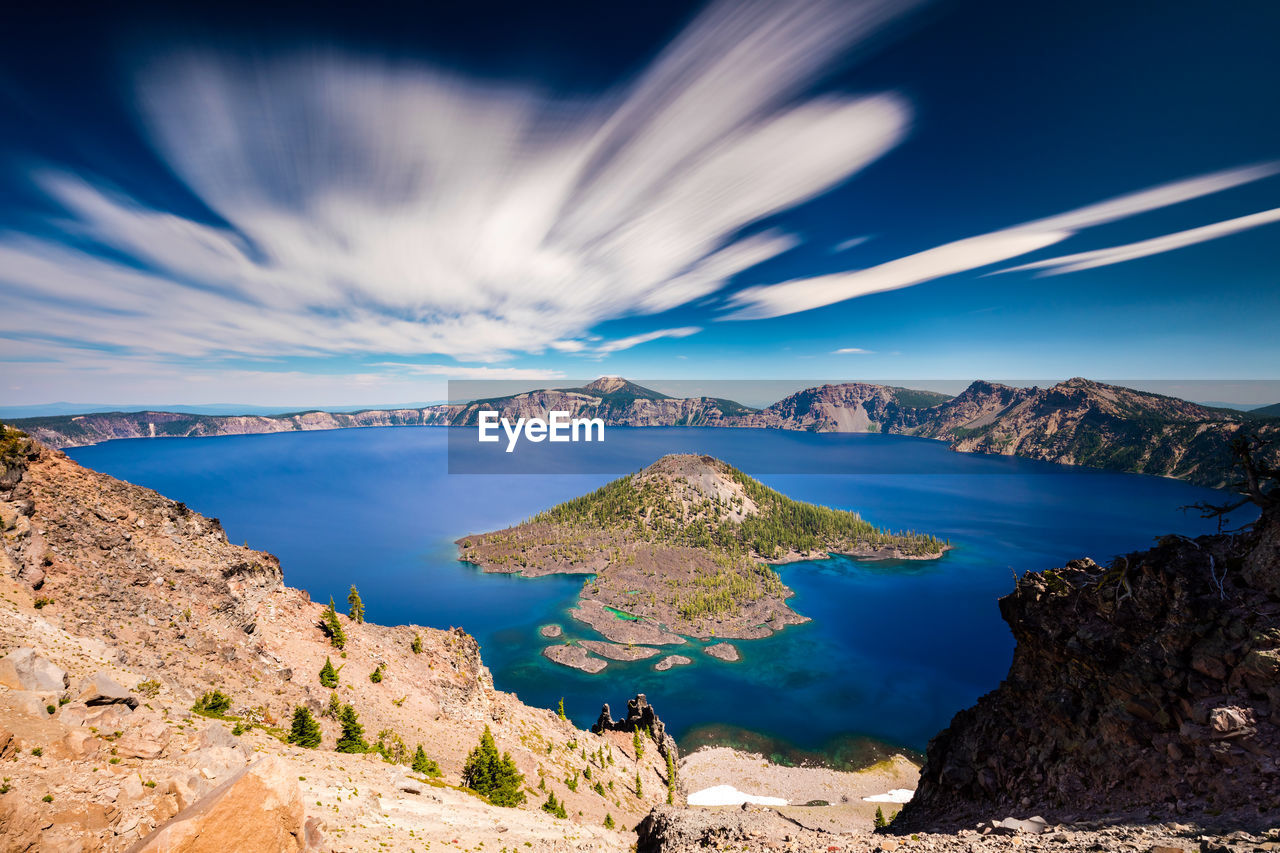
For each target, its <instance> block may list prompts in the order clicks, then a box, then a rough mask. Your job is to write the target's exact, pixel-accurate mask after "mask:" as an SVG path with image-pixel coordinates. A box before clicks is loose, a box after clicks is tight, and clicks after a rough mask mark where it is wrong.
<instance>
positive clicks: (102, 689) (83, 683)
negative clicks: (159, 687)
mask: <svg viewBox="0 0 1280 853" xmlns="http://www.w3.org/2000/svg"><path fill="white" fill-rule="evenodd" d="M75 701H77V702H82V703H84V704H85V705H88V706H89V707H94V706H97V705H128V706H129V707H130V708H131V709H132V708H136V707H138V697H137V696H134V695H133V694H132V693H130V692H129V691H128V690H125V689H124V688H123V687H121V686H120V684H119V683H118V682H117V681H116V680H115V679H114V678H112V677H111V676H109V675H107V674H106V673H105V672H95V673H94V674H93V675H90V676H88V677H87V678H83V679H81V680H80V684H79V685H78V686H77V687H76V695H75Z"/></svg>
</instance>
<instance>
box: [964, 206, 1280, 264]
mask: <svg viewBox="0 0 1280 853" xmlns="http://www.w3.org/2000/svg"><path fill="white" fill-rule="evenodd" d="M1272 222H1280V207H1276V208H1272V209H1271V210H1264V211H1262V212H1260V213H1252V214H1250V215H1248V216H1239V217H1236V218H1235V219H1228V220H1225V221H1223V222H1215V223H1213V224H1212V225H1202V226H1201V227H1199V228H1191V229H1189V230H1187V231H1179V232H1177V233H1175V234H1165V235H1164V236H1162V237H1152V238H1151V239H1150V240H1139V241H1138V242H1136V243H1127V244H1125V245H1123V246H1109V247H1107V248H1105V249H1094V250H1093V251H1090V252H1076V253H1075V254H1074V255H1061V256H1059V257H1056V258H1048V259H1046V260H1043V261H1033V262H1032V263H1029V264H1020V265H1019V266H1016V267H1008V268H1006V269H1002V270H996V272H995V273H989V275H996V274H998V273H1007V272H1018V271H1020V270H1043V272H1041V273H1040V275H1042V276H1045V275H1062V274H1063V273H1069V272H1079V271H1080V270H1087V269H1093V268H1095V267H1105V266H1109V265H1111V264H1118V263H1122V262H1124V261H1132V260H1135V259H1137V258H1146V257H1150V256H1151V255H1158V254H1161V253H1163V252H1172V251H1174V250H1175V249H1181V248H1183V247H1184V246H1194V245H1195V244H1197V243H1204V242H1206V241H1208V240H1216V239H1218V238H1219V237H1226V236H1228V235H1231V234H1238V233H1239V232H1241V231H1247V230H1249V229H1250V228H1257V227H1258V226H1260V225H1269V224H1270V223H1272Z"/></svg>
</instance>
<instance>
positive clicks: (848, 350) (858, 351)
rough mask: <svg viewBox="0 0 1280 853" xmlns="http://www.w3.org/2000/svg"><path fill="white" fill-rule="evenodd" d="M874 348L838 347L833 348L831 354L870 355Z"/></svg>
mask: <svg viewBox="0 0 1280 853" xmlns="http://www.w3.org/2000/svg"><path fill="white" fill-rule="evenodd" d="M874 352H875V350H869V349H863V348H862V347H840V349H833V350H832V351H831V354H832V355H871V354H872V353H874Z"/></svg>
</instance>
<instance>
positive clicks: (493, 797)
mask: <svg viewBox="0 0 1280 853" xmlns="http://www.w3.org/2000/svg"><path fill="white" fill-rule="evenodd" d="M523 782H524V775H523V774H521V773H520V772H519V771H518V770H517V769H516V763H515V762H514V761H512V760H511V753H509V752H504V753H502V755H501V756H499V755H498V747H497V744H495V743H494V741H493V732H492V731H490V730H489V727H488V726H485V727H484V733H483V734H481V735H480V743H479V744H478V745H477V746H476V747H475V748H474V749H473V750H471V752H470V754H468V755H467V763H466V764H465V765H464V766H463V769H462V784H463V785H465V786H466V787H468V788H470V789H471V790H473V791H475V792H476V793H478V794H480V795H481V796H483V797H485V798H486V799H487V800H488V801H489V802H491V803H493V804H494V805H495V806H507V807H513V806H518V805H520V804H521V803H523V802H524V799H525V798H524V791H522V790H520V786H521V784H522V783H523Z"/></svg>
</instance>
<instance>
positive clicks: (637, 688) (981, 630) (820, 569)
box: [70, 427, 1220, 761]
mask: <svg viewBox="0 0 1280 853" xmlns="http://www.w3.org/2000/svg"><path fill="white" fill-rule="evenodd" d="M449 433H455V434H456V433H457V431H456V430H449V429H443V428H373V429H352V430H338V431H332V432H305V433H287V434H280V435H261V436H231V437H221V438H191V439H153V440H128V441H113V442H108V443H106V444H102V445H97V446H94V447H85V448H78V449H75V450H72V451H70V455H71V456H72V457H73V458H74V459H76V461H78V462H80V463H82V464H84V465H86V466H88V467H90V468H94V469H96V470H99V471H103V472H105V473H108V474H111V475H113V476H116V477H120V478H121V479H124V480H128V481H130V482H133V483H138V484H140V485H144V486H148V487H150V488H153V489H156V490H157V491H159V492H161V493H162V494H164V495H166V496H168V497H170V498H173V499H175V500H180V501H184V502H185V503H187V504H188V505H189V506H191V507H192V508H193V509H195V510H197V511H199V512H201V513H203V514H205V515H209V516H215V517H218V518H219V519H221V520H222V523H223V525H224V526H225V528H226V530H227V535H228V536H229V537H230V538H231V540H232V541H233V542H248V543H249V544H250V545H252V546H253V547H256V548H261V549H264V550H268V551H271V552H272V553H274V554H276V555H278V556H279V557H280V559H281V562H282V564H283V566H284V573H285V580H286V581H287V582H288V583H289V584H290V585H293V586H297V587H301V588H303V589H306V590H307V591H308V592H310V594H311V597H312V598H313V599H315V600H317V601H327V600H328V599H329V596H331V595H332V596H333V597H334V598H335V600H337V601H338V602H340V603H341V602H344V601H345V597H346V593H347V589H348V587H349V586H350V585H351V584H352V583H354V584H357V585H358V586H359V588H360V592H361V595H362V597H363V599H364V602H365V606H366V609H367V613H368V618H370V619H371V620H373V621H376V622H381V623H386V624H396V623H406V622H414V623H419V624H424V625H431V626H436V627H441V628H449V627H452V626H461V627H463V628H465V629H466V630H467V631H468V632H470V633H471V634H473V635H474V636H475V637H476V638H477V639H478V640H479V641H480V643H481V647H482V653H483V656H484V660H485V663H486V664H487V665H488V666H489V668H490V669H491V670H492V672H493V675H494V680H495V683H496V685H497V687H498V688H499V689H502V690H509V691H513V692H515V693H517V694H519V696H520V697H521V699H523V700H524V701H525V702H527V703H529V704H533V705H540V706H544V707H549V708H554V707H555V706H556V703H557V702H558V701H559V699H560V698H561V697H564V699H565V708H566V710H567V711H568V713H569V714H570V716H572V718H573V719H574V721H575V722H576V723H578V724H579V725H583V726H586V725H589V724H590V723H591V722H593V721H594V720H595V717H596V715H597V713H598V712H599V709H600V704H601V703H602V702H606V701H607V702H609V703H610V704H611V705H612V707H613V708H614V709H615V711H616V709H617V708H618V707H619V706H620V705H622V704H623V703H624V701H625V700H626V699H627V698H628V697H630V696H631V695H633V694H635V693H637V692H643V693H647V694H648V695H649V698H650V701H652V702H653V703H654V704H655V705H656V707H657V708H658V711H659V713H660V714H661V715H662V717H663V719H664V720H666V721H667V724H668V728H669V730H670V731H672V733H673V734H675V735H676V736H677V737H680V738H682V739H683V740H684V742H685V743H688V742H691V741H694V742H702V741H704V740H708V739H711V740H719V741H724V740H733V741H735V742H740V743H746V744H748V745H752V746H755V747H756V748H760V749H763V750H765V751H768V752H773V753H776V754H779V755H781V756H783V757H791V758H794V757H796V756H802V755H803V754H804V753H803V751H805V750H810V751H814V752H816V753H821V754H823V755H825V756H827V757H828V758H829V759H831V760H833V761H838V760H841V759H849V760H857V759H858V758H859V757H863V753H862V752H860V750H863V749H864V748H865V747H866V745H867V742H868V741H867V739H872V740H874V741H882V742H886V743H888V744H892V745H897V746H905V747H908V748H911V749H916V750H921V749H923V748H924V746H925V744H926V743H927V742H928V739H929V738H930V737H931V736H932V735H933V734H934V733H936V732H937V731H938V730H939V729H941V728H942V727H943V726H945V725H946V724H947V723H948V722H949V720H950V718H951V716H952V715H953V714H954V713H955V712H956V711H958V710H959V709H961V708H963V707H966V706H968V705H970V704H972V703H973V702H974V700H975V699H977V698H978V697H979V696H980V695H982V694H983V693H985V692H987V691H989V690H991V689H993V688H994V687H995V686H996V685H997V684H998V683H999V682H1000V680H1001V679H1002V678H1003V677H1004V675H1005V673H1006V672H1007V669H1008V666H1009V659H1010V655H1011V652H1012V649H1013V640H1012V637H1011V636H1010V634H1009V631H1008V628H1007V627H1006V626H1005V624H1004V622H1003V621H1002V620H1001V619H1000V615H999V611H998V609H997V605H996V600H997V599H998V598H999V597H1000V596H1001V595H1004V594H1006V593H1007V592H1009V591H1010V589H1011V588H1012V585H1013V576H1014V574H1015V573H1017V574H1021V573H1022V572H1025V571H1027V570H1039V569H1045V568H1050V567H1054V566H1060V565H1062V564H1063V563H1064V562H1066V561H1067V560H1069V559H1072V558H1075V557H1081V556H1091V557H1093V558H1094V559H1096V560H1098V561H1099V562H1103V561H1104V560H1107V559H1109V558H1110V557H1111V556H1113V555H1115V554H1118V553H1123V552H1125V551H1129V550H1134V549H1139V548H1145V547H1147V546H1148V545H1149V544H1150V543H1151V542H1152V540H1153V538H1154V537H1157V536H1159V535H1162V534H1165V533H1170V532H1179V533H1184V534H1196V533H1200V532H1208V531H1209V530H1210V529H1211V524H1210V522H1207V521H1203V520H1201V519H1199V518H1198V517H1197V516H1196V514H1195V513H1185V512H1183V511H1181V510H1180V509H1179V508H1180V507H1182V506H1184V505H1187V504H1191V503H1194V502H1196V501H1200V500H1205V499H1211V498H1217V497H1220V495H1218V494H1217V493H1215V492H1212V491H1209V490H1206V489H1200V488H1196V487H1192V486H1189V485H1187V484H1185V483H1181V482H1175V481H1171V480H1164V479H1158V478H1152V477H1142V476H1136V475H1127V474H1110V473H1104V472H1098V471H1090V470H1081V469H1077V468H1066V467H1062V466H1055V465H1048V464H1045V463H1038V462H1032V461H1028V460H1019V459H1011V458H1003V457H983V456H975V455H969V454H959V453H952V452H950V451H949V450H948V449H947V447H946V445H944V444H942V443H940V442H934V441H927V440H922V439H911V438H904V437H899V436H882V435H837V434H822V435H815V434H810V433H794V432H790V433H788V432H778V431H767V430H728V429H725V430H721V429H687V428H670V429H668V428H661V429H658V428H647V429H623V428H613V427H611V428H610V429H609V432H608V440H607V442H606V444H605V445H599V446H596V447H595V448H592V449H591V450H590V452H587V451H582V452H581V454H580V455H577V451H568V450H566V449H565V446H564V445H561V446H559V447H557V448H555V453H557V454H558V455H557V456H555V457H554V464H550V463H548V464H543V465H535V466H533V467H534V468H540V469H542V470H547V471H557V472H563V473H544V474H457V473H454V474H450V473H448V472H449V470H450V468H451V467H452V469H453V470H455V471H457V470H467V466H466V464H464V463H465V460H461V459H460V458H459V456H458V455H457V454H459V453H463V452H464V451H463V450H460V449H459V448H458V447H457V446H455V448H453V449H452V450H451V449H450V448H449V447H448V445H449V443H450V442H449V441H448V440H447V435H448V434H449ZM544 447H548V448H549V446H546V445H544ZM548 452H550V449H549V450H548ZM672 452H700V453H708V454H711V455H713V456H716V457H718V458H721V459H724V460H725V461H727V462H729V463H730V464H732V465H735V466H737V467H739V468H742V469H743V470H745V471H747V472H748V473H752V474H754V475H756V476H758V477H759V478H760V479H761V480H762V481H763V482H765V483H766V484H768V485H770V486H772V487H774V488H776V489H778V490H780V491H782V492H784V493H785V494H788V495H790V496H791V497H794V498H796V499H799V500H804V501H811V502H815V503H822V504H826V505H829V506H836V507H841V508H845V509H852V510H856V511H858V512H860V513H862V515H863V516H864V517H865V518H866V519H867V520H869V521H871V522H873V523H875V524H878V525H881V526H887V527H891V528H893V529H904V528H911V529H915V530H920V531H927V532H929V533H932V534H934V535H936V536H939V537H943V538H949V539H950V540H951V541H952V543H953V545H955V546H956V547H955V549H954V550H952V551H951V552H949V553H948V554H947V555H946V556H945V557H944V558H942V559H940V560H938V561H934V562H928V563H906V564H901V563H885V562H880V563H875V562H864V561H858V560H852V559H846V558H835V559H831V560H823V561H815V562H805V563H795V564H791V565H787V566H783V567H781V568H780V569H779V571H780V574H781V575H782V578H783V580H784V581H785V582H786V583H787V584H788V585H789V586H790V587H791V588H792V589H794V590H795V591H796V595H795V597H794V598H793V599H792V600H791V604H792V607H793V608H794V609H795V610H797V611H798V612H800V613H802V614H804V615H806V616H809V617H811V618H812V620H813V621H812V622H809V623H808V624H805V625H801V626H796V627H792V628H787V629H786V630H784V631H782V632H781V633H779V634H777V635H775V636H774V637H771V638H768V639H765V640H755V641H743V642H740V643H738V646H739V649H740V651H741V652H742V655H743V660H742V661H741V662H737V663H725V662H722V661H718V660H715V659H712V658H709V657H707V656H706V655H702V654H701V653H699V652H698V651H697V649H698V648H699V647H700V645H699V644H697V643H693V644H691V646H685V647H682V648H681V649H679V651H681V652H684V653H687V654H689V656H690V657H693V658H694V660H695V663H694V664H693V665H691V666H687V667H678V668H676V669H673V670H670V671H668V672H665V673H663V672H655V671H653V669H652V665H653V661H640V662H635V663H629V664H627V663H618V662H611V663H610V664H609V667H608V669H606V670H605V671H604V672H603V673H600V674H598V675H586V674H583V673H579V672H577V671H576V670H570V669H567V668H564V667H560V666H558V665H556V664H553V663H551V662H549V661H547V660H545V659H544V658H543V657H542V656H541V655H540V654H539V650H540V649H541V648H542V646H543V645H544V644H545V643H546V642H548V641H546V640H544V639H542V638H541V637H540V636H539V635H538V632H537V629H538V627H539V626H540V625H543V624H546V623H548V622H557V623H560V624H561V625H563V626H564V628H565V630H566V634H567V636H570V637H590V636H592V635H591V634H590V632H589V630H588V629H585V626H580V625H579V624H578V623H576V622H574V621H573V620H572V619H569V618H568V617H567V616H566V615H565V613H566V611H567V610H568V608H569V607H571V606H572V605H573V603H574V602H575V600H576V593H577V590H578V589H579V587H580V586H581V584H582V579H581V578H580V577H578V578H573V577H549V578H540V579H533V580H531V579H524V578H517V577H511V576H507V575H486V574H482V573H480V572H479V571H477V570H475V569H474V568H472V567H470V566H469V565H467V564H464V563H460V562H458V561H457V559H456V553H457V552H456V548H455V546H454V545H453V540H455V539H457V538H459V537H461V536H464V535H466V534H468V533H476V532H482V531H487V530H492V529H495V528H499V527H504V526H507V525H510V524H514V523H517V522H519V521H521V520H523V519H525V518H527V517H529V516H530V515H532V514H534V513H536V512H537V511H539V510H541V509H544V508H546V507H548V506H550V505H552V504H554V503H557V502H559V501H562V500H565V499H568V498H570V497H574V496H576V495H579V494H582V493H583V492H586V491H589V490H591V489H593V488H595V487H597V486H599V485H601V484H603V483H604V482H607V481H608V480H610V479H612V478H613V477H615V476H618V475H619V474H621V473H624V472H626V471H631V470H636V469H638V468H640V467H642V466H644V465H646V464H648V463H649V462H652V461H653V460H654V459H656V458H657V457H658V456H661V455H662V454H663V453H672ZM485 453H489V450H488V449H487V448H486V450H485ZM485 458H486V459H487V460H489V463H486V464H489V468H488V470H501V469H500V468H494V467H493V466H492V464H490V463H492V460H493V458H494V457H493V456H492V455H489V456H486V457H485ZM548 458H550V457H548ZM575 460H577V461H576V462H575ZM575 465H576V466H577V467H575ZM579 471H586V472H589V473H575V472H579ZM831 471H836V472H839V473H821V472H831ZM691 648H692V649H693V650H694V651H692V652H690V651H689V649H691Z"/></svg>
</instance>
